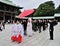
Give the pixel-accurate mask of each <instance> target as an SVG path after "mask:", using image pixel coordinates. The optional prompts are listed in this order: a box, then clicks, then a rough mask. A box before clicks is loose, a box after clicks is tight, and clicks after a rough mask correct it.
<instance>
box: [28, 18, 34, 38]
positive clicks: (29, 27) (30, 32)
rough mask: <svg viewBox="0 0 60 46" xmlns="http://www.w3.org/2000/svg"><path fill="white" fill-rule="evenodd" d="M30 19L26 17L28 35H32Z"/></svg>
mask: <svg viewBox="0 0 60 46" xmlns="http://www.w3.org/2000/svg"><path fill="white" fill-rule="evenodd" d="M32 33H33V31H32V20H31V18H29V19H28V23H27V35H28V36H29V37H30V36H32Z"/></svg>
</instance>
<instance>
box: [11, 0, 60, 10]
mask: <svg viewBox="0 0 60 46" xmlns="http://www.w3.org/2000/svg"><path fill="white" fill-rule="evenodd" d="M11 1H13V3H15V4H16V5H18V6H21V7H24V8H23V10H25V9H34V8H37V7H38V6H39V5H40V4H41V3H43V2H46V1H49V0H11ZM53 1H54V3H55V7H57V6H58V5H59V4H60V0H53Z"/></svg>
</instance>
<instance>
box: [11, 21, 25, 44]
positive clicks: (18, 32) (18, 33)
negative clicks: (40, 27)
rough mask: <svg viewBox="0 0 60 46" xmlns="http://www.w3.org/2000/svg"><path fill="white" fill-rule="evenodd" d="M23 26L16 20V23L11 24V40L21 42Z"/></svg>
mask: <svg viewBox="0 0 60 46" xmlns="http://www.w3.org/2000/svg"><path fill="white" fill-rule="evenodd" d="M23 31H24V28H23V26H22V24H21V23H20V22H19V21H18V20H17V22H16V24H13V26H12V36H13V37H11V40H12V41H17V42H18V43H20V42H22V38H23V34H24V32H23Z"/></svg>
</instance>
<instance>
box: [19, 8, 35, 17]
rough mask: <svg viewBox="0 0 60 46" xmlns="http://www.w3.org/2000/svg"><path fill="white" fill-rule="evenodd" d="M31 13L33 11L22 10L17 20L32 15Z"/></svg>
mask: <svg viewBox="0 0 60 46" xmlns="http://www.w3.org/2000/svg"><path fill="white" fill-rule="evenodd" d="M33 12H34V9H30V10H24V11H23V12H22V13H20V14H19V15H18V18H23V17H25V16H28V15H30V14H32V13H33Z"/></svg>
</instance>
